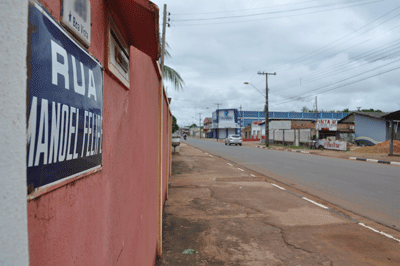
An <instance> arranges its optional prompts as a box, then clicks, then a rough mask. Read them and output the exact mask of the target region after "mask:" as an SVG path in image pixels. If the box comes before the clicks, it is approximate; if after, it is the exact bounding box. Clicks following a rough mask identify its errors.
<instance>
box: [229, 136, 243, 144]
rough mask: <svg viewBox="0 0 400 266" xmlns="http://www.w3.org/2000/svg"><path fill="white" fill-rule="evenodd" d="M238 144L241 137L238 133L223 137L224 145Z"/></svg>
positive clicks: (240, 142) (240, 141)
mask: <svg viewBox="0 0 400 266" xmlns="http://www.w3.org/2000/svg"><path fill="white" fill-rule="evenodd" d="M228 144H229V145H231V144H235V145H240V146H242V137H241V136H240V135H228V137H227V138H226V139H225V145H228Z"/></svg>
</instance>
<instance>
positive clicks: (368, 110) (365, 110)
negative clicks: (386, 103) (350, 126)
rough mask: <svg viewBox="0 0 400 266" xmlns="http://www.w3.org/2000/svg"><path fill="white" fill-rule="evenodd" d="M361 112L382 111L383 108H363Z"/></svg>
mask: <svg viewBox="0 0 400 266" xmlns="http://www.w3.org/2000/svg"><path fill="white" fill-rule="evenodd" d="M361 112H364V113H371V112H377V113H382V111H381V110H379V109H376V110H374V109H373V108H370V109H362V110H361Z"/></svg>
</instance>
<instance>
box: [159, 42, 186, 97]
mask: <svg viewBox="0 0 400 266" xmlns="http://www.w3.org/2000/svg"><path fill="white" fill-rule="evenodd" d="M165 45H166V47H165V52H164V55H165V58H171V54H170V53H169V51H168V49H170V47H169V45H168V43H165ZM163 76H164V79H165V80H167V81H170V82H171V83H172V84H173V85H174V88H175V90H177V91H179V90H181V89H183V86H184V85H185V82H184V81H183V79H182V77H181V75H180V74H179V73H178V72H177V71H175V70H174V69H173V68H170V67H169V66H167V65H165V64H164V69H163Z"/></svg>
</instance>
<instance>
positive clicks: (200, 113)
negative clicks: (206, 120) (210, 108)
mask: <svg viewBox="0 0 400 266" xmlns="http://www.w3.org/2000/svg"><path fill="white" fill-rule="evenodd" d="M201 114H202V113H199V132H200V138H201Z"/></svg>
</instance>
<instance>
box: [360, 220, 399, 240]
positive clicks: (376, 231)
mask: <svg viewBox="0 0 400 266" xmlns="http://www.w3.org/2000/svg"><path fill="white" fill-rule="evenodd" d="M358 224H359V225H361V226H362V227H365V228H368V229H370V230H372V231H374V232H375V233H378V234H381V235H384V236H386V237H387V238H391V239H393V240H395V241H397V242H400V239H397V238H394V237H393V236H392V235H389V234H386V233H385V232H382V231H379V230H376V229H374V228H372V227H370V226H366V225H365V224H363V223H358Z"/></svg>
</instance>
